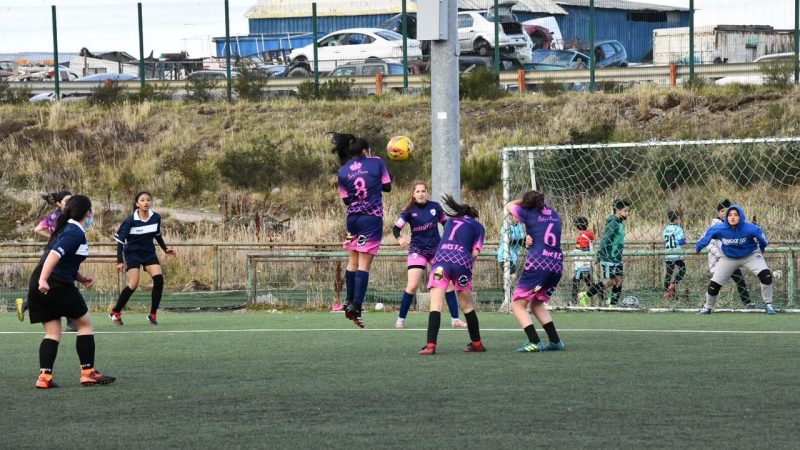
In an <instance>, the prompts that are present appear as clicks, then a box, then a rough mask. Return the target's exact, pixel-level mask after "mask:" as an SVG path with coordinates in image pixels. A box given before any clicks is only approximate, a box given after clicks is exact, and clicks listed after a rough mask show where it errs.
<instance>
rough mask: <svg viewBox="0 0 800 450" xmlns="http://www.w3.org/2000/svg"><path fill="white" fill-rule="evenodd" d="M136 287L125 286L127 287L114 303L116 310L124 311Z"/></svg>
mask: <svg viewBox="0 0 800 450" xmlns="http://www.w3.org/2000/svg"><path fill="white" fill-rule="evenodd" d="M133 292H134V289H131V288H129V287H128V286H125V289H123V290H122V292H120V293H119V299H117V304H116V305H114V311H116V312H122V310H123V309H124V308H125V305H126V304H127V303H128V300H130V299H131V295H133Z"/></svg>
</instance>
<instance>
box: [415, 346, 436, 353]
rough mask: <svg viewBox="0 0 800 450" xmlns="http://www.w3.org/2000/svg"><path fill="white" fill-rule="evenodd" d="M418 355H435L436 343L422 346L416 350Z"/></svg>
mask: <svg viewBox="0 0 800 450" xmlns="http://www.w3.org/2000/svg"><path fill="white" fill-rule="evenodd" d="M417 354H418V355H435V354H436V344H427V345H425V347H422V350H420V351H419V352H417Z"/></svg>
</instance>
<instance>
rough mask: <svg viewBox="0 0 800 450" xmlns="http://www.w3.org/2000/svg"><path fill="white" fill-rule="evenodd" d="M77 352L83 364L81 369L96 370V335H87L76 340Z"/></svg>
mask: <svg viewBox="0 0 800 450" xmlns="http://www.w3.org/2000/svg"><path fill="white" fill-rule="evenodd" d="M75 350H77V351H78V359H79V360H80V362H81V369H82V370H86V369H94V335H93V334H85V335H81V336H78V338H77V339H75Z"/></svg>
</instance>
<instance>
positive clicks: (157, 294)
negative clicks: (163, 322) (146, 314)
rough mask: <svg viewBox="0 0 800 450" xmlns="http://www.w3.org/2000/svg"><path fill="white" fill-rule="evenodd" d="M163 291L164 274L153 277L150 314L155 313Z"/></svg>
mask: <svg viewBox="0 0 800 450" xmlns="http://www.w3.org/2000/svg"><path fill="white" fill-rule="evenodd" d="M162 292H164V275H156V276H154V277H153V292H152V293H151V301H150V314H153V315H155V314H156V312H157V311H158V305H159V304H160V303H161V293H162Z"/></svg>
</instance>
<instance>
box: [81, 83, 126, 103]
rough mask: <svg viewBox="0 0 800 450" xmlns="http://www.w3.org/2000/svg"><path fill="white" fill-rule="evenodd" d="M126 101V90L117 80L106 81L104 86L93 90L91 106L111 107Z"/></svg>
mask: <svg viewBox="0 0 800 450" xmlns="http://www.w3.org/2000/svg"><path fill="white" fill-rule="evenodd" d="M124 100H125V88H123V87H122V86H120V84H119V83H118V82H116V81H115V80H106V81H105V82H103V84H101V85H99V86H96V87H94V88H92V91H91V94H89V98H88V101H89V104H92V105H100V106H111V105H115V104H117V103H122V102H123V101H124Z"/></svg>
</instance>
